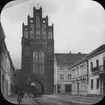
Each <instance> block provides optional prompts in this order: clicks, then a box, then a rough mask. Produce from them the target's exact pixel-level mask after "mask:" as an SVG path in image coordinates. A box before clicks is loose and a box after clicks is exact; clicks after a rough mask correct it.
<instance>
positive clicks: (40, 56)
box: [39, 52, 42, 63]
mask: <svg viewBox="0 0 105 105" xmlns="http://www.w3.org/2000/svg"><path fill="white" fill-rule="evenodd" d="M41 54H42V53H41V52H39V63H41V58H42V55H41Z"/></svg>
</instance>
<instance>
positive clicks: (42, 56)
mask: <svg viewBox="0 0 105 105" xmlns="http://www.w3.org/2000/svg"><path fill="white" fill-rule="evenodd" d="M42 63H44V52H42Z"/></svg>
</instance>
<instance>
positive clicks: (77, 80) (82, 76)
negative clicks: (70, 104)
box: [71, 57, 88, 95]
mask: <svg viewBox="0 0 105 105" xmlns="http://www.w3.org/2000/svg"><path fill="white" fill-rule="evenodd" d="M71 74H72V79H71V81H72V95H87V90H88V89H87V84H88V72H87V60H86V57H83V58H82V59H80V60H79V61H76V62H75V63H74V64H73V65H72V66H71Z"/></svg>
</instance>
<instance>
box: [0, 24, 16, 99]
mask: <svg viewBox="0 0 105 105" xmlns="http://www.w3.org/2000/svg"><path fill="white" fill-rule="evenodd" d="M0 36H1V37H3V38H0V39H2V40H0V77H1V78H0V84H1V87H0V89H1V93H2V95H3V96H4V97H7V96H8V95H11V94H12V93H13V90H12V87H13V81H12V77H13V74H14V67H13V64H12V60H11V58H10V54H9V51H8V50H7V47H6V44H5V40H4V39H5V34H4V31H3V28H2V25H1V24H0Z"/></svg>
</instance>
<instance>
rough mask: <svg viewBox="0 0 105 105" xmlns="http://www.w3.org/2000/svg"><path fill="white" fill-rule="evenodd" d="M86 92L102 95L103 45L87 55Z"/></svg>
mask: <svg viewBox="0 0 105 105" xmlns="http://www.w3.org/2000/svg"><path fill="white" fill-rule="evenodd" d="M87 58H88V70H89V85H88V94H97V95H104V94H105V87H104V86H103V84H104V83H105V45H101V46H100V47H98V48H97V49H95V50H94V51H92V52H91V53H90V54H89V55H88V56H87Z"/></svg>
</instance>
